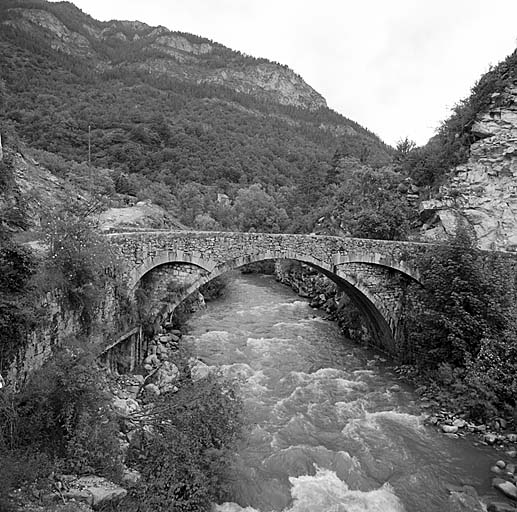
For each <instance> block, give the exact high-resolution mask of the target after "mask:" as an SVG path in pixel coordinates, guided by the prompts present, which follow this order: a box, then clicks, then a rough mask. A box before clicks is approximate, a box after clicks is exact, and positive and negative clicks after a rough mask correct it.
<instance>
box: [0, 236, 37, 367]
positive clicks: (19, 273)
mask: <svg viewBox="0 0 517 512" xmlns="http://www.w3.org/2000/svg"><path fill="white" fill-rule="evenodd" d="M35 271H36V260H35V258H34V255H33V254H32V252H31V251H30V250H29V249H27V248H25V247H22V246H20V245H18V244H16V243H15V242H13V241H12V239H11V238H10V236H9V235H8V234H7V233H4V232H1V231H0V339H1V340H2V341H1V343H0V372H2V371H3V370H7V369H8V368H9V366H10V364H11V362H12V361H13V358H14V357H15V356H16V354H17V353H18V351H19V350H20V348H21V347H23V346H24V344H25V341H26V337H27V332H28V331H29V330H30V328H31V327H32V326H33V324H34V323H35V322H36V321H37V318H38V315H37V308H36V307H35V304H34V300H33V287H32V284H31V279H32V277H33V275H34V273H35Z"/></svg>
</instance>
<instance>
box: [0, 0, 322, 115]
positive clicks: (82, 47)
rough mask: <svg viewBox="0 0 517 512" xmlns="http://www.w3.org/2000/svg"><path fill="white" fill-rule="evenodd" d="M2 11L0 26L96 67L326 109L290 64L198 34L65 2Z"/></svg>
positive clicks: (286, 103)
mask: <svg viewBox="0 0 517 512" xmlns="http://www.w3.org/2000/svg"><path fill="white" fill-rule="evenodd" d="M6 12H7V16H6V19H4V20H3V21H2V22H1V23H2V24H4V25H8V26H9V27H10V28H11V29H14V30H17V31H21V32H22V33H25V34H27V36H28V37H29V38H30V37H31V35H32V34H34V33H39V34H42V35H44V36H45V39H46V40H47V41H48V42H49V44H50V47H51V48H52V49H53V50H58V51H61V52H63V53H66V54H69V55H73V56H75V57H81V58H83V59H85V60H87V61H88V63H89V65H90V66H93V67H95V68H96V69H98V70H109V69H115V68H117V66H124V67H126V68H127V67H130V68H134V69H135V70H140V71H145V72H146V73H154V74H157V75H160V74H165V75H167V76H170V77H173V78H178V79H181V80H192V81H194V82H196V83H209V84H216V85H222V86H225V87H228V88H230V89H233V90H235V91H236V92H240V93H245V94H253V95H255V96H259V97H262V98H264V99H266V100H272V101H275V102H277V103H280V104H282V105H292V106H296V107H302V108H306V109H309V110H317V109H319V108H322V107H326V102H325V99H324V98H323V97H322V96H321V95H320V94H318V93H317V92H316V91H315V90H314V89H313V88H312V87H310V86H309V85H307V84H306V83H305V82H304V81H303V80H302V78H301V77H299V76H298V75H296V74H295V73H294V72H293V71H292V70H290V69H289V68H287V67H284V66H280V65H279V64H275V63H272V62H268V61H266V60H265V59H254V58H252V57H247V56H245V55H242V54H240V53H239V52H235V51H233V50H230V49H228V48H226V47H224V46H223V45H220V44H218V43H214V42H212V41H209V40H207V39H203V38H200V37H197V36H192V35H189V34H183V33H178V32H171V31H170V30H168V29H166V28H165V27H150V26H148V25H146V24H144V23H140V22H130V21H109V22H99V21H96V20H94V19H93V18H90V17H89V16H87V15H85V14H84V13H82V12H81V11H80V10H79V9H77V8H76V7H74V6H73V5H72V4H67V3H64V2H63V3H60V4H59V5H58V6H57V7H49V4H47V3H46V2H41V8H23V7H15V8H11V9H7V11H6ZM71 20H73V21H71Z"/></svg>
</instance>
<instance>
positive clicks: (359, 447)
mask: <svg viewBox="0 0 517 512" xmlns="http://www.w3.org/2000/svg"><path fill="white" fill-rule="evenodd" d="M188 329H189V336H188V337H186V339H187V340H189V343H190V344H191V345H192V346H193V350H194V352H195V355H196V356H197V357H198V358H199V359H201V360H202V361H204V362H205V363H206V364H208V365H210V366H214V367H216V368H218V369H219V370H220V371H221V372H222V373H223V374H224V375H226V376H229V377H235V378H238V379H239V380H240V381H241V385H240V388H241V393H242V396H243V399H244V403H245V415H246V423H247V427H248V428H247V435H246V439H245V440H244V441H243V442H242V446H241V447H240V449H239V453H238V455H237V460H236V463H235V467H234V474H233V497H232V502H229V503H224V504H220V505H218V506H217V507H216V510H217V511H219V512H241V511H246V512H254V511H256V510H257V511H262V512H265V511H283V512H360V511H361V512H362V511H369V512H370V511H371V512H391V511H406V512H421V511H422V512H435V511H436V512H445V511H447V510H449V507H448V491H447V489H446V486H447V485H448V484H452V485H460V484H470V485H473V486H474V487H476V489H477V490H478V492H480V493H484V492H487V491H488V490H489V473H488V468H489V466H490V465H491V464H493V462H494V460H495V459H496V457H497V455H496V454H495V452H494V451H493V450H491V449H489V448H486V447H475V446H473V445H472V444H471V443H470V442H469V441H466V440H462V439H460V440H451V439H448V438H447V437H445V436H443V435H442V434H440V433H439V432H437V431H436V430H435V429H433V428H432V427H427V426H424V425H423V418H422V416H421V413H420V411H419V409H418V406H417V404H415V396H414V395H413V393H412V391H411V389H410V388H407V389H406V388H405V387H404V386H402V390H401V391H399V392H396V391H390V387H391V386H393V385H394V384H396V383H397V380H396V378H395V376H394V375H393V374H391V373H390V371H389V369H386V368H385V367H384V368H383V367H382V365H379V364H376V363H377V361H378V358H377V359H375V354H374V353H373V352H371V351H368V350H366V349H363V348H360V347H358V346H357V345H355V344H354V343H352V342H350V341H348V340H347V339H345V338H344V337H343V336H342V335H341V334H340V332H339V329H338V328H337V326H336V325H335V324H334V323H333V322H330V321H327V320H324V319H323V315H322V314H321V313H320V312H318V311H315V310H313V309H311V308H310V307H309V305H308V302H307V301H305V300H304V299H300V298H299V297H298V296H297V295H295V294H294V292H292V291H291V290H290V289H289V288H287V287H285V286H283V285H281V284H279V283H276V282H275V280H274V278H272V277H269V276H244V277H238V278H237V279H235V280H234V281H232V282H231V283H230V284H229V286H228V290H227V292H226V293H225V296H224V297H223V298H221V299H218V300H216V301H214V302H212V303H209V305H208V308H207V309H206V310H204V311H201V312H198V313H196V314H195V315H194V316H193V317H192V318H191V319H190V321H189V325H188Z"/></svg>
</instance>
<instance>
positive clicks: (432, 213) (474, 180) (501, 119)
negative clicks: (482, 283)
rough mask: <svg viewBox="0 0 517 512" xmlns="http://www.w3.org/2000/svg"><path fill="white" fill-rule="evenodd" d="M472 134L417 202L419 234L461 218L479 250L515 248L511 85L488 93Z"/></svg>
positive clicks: (516, 142)
mask: <svg viewBox="0 0 517 512" xmlns="http://www.w3.org/2000/svg"><path fill="white" fill-rule="evenodd" d="M471 133H472V134H473V135H474V136H475V137H476V138H478V140H477V141H476V142H474V144H472V146H471V148H470V157H469V159H468V161H467V162H466V163H465V164H463V165H459V166H458V167H456V168H455V169H454V170H453V173H452V176H451V178H450V179H449V180H448V181H447V183H445V184H444V185H443V186H442V187H441V188H440V193H439V195H438V196H437V197H435V198H433V199H430V200H428V201H424V202H423V203H422V218H423V220H424V222H425V225H424V236H425V237H426V238H428V239H440V238H442V237H443V236H444V235H445V234H446V233H453V232H454V229H455V226H456V223H457V220H458V219H459V218H463V219H465V220H466V221H467V223H468V225H469V226H470V227H471V229H472V232H473V233H474V234H475V235H476V238H477V240H478V245H479V247H480V248H482V249H492V250H506V251H514V252H515V251H517V84H515V83H510V84H508V86H507V87H506V88H505V89H504V91H503V92H500V93H494V94H492V97H491V103H490V107H489V109H488V111H486V112H484V113H482V114H480V115H478V117H477V119H476V122H475V123H474V125H473V126H472V128H471Z"/></svg>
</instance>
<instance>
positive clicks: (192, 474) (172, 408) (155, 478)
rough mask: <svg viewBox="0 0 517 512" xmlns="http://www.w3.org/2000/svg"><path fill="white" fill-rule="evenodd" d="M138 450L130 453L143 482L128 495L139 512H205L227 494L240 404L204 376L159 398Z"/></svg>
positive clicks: (229, 388)
mask: <svg viewBox="0 0 517 512" xmlns="http://www.w3.org/2000/svg"><path fill="white" fill-rule="evenodd" d="M145 422H146V424H150V425H151V426H150V428H149V427H147V428H146V430H147V432H142V436H141V446H140V449H139V450H134V449H133V450H132V451H130V456H132V459H133V462H134V464H136V465H137V467H138V469H139V471H140V472H141V473H142V476H143V479H142V482H141V484H140V485H139V487H138V488H137V489H136V490H135V491H134V492H133V494H132V497H131V500H132V505H129V504H128V503H123V504H122V507H123V508H124V510H127V509H128V507H129V509H130V510H131V507H132V506H133V507H135V509H137V510H139V511H142V512H143V511H161V510H174V511H177V512H187V511H188V512H194V511H195V512H201V511H204V510H206V511H208V510H211V503H212V502H213V501H218V500H223V499H224V498H225V496H226V494H227V491H228V484H229V482H228V475H229V467H230V462H231V454H232V451H231V449H232V448H233V447H234V445H235V443H236V441H237V440H238V438H239V436H240V433H241V430H242V403H241V401H240V399H239V398H238V397H237V396H236V392H235V389H234V387H233V385H232V384H230V383H228V382H226V381H221V380H219V379H218V378H217V377H216V376H213V375H210V376H208V377H206V378H204V379H201V380H199V381H197V382H195V383H193V382H191V381H187V382H185V383H184V384H183V386H182V387H181V388H180V390H179V391H178V392H177V393H176V394H174V395H170V394H165V395H163V396H161V397H160V399H159V400H158V402H156V403H155V407H154V408H153V410H152V411H151V412H150V413H149V416H148V417H147V418H145Z"/></svg>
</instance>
